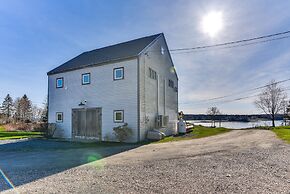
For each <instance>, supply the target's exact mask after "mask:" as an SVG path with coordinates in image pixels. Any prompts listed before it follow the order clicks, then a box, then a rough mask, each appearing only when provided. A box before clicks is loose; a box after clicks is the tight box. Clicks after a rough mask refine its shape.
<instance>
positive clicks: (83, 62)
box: [47, 34, 161, 75]
mask: <svg viewBox="0 0 290 194" xmlns="http://www.w3.org/2000/svg"><path fill="white" fill-rule="evenodd" d="M160 35H161V34H155V35H152V36H147V37H143V38H139V39H136V40H131V41H128V42H124V43H120V44H116V45H112V46H108V47H104V48H99V49H95V50H92V51H88V52H84V53H82V54H80V55H79V56H77V57H75V58H73V59H71V60H69V61H68V62H66V63H64V64H62V65H60V66H58V67H57V68H55V69H53V70H51V71H49V72H48V73H47V74H48V75H52V74H57V73H61V72H66V71H71V70H75V69H81V68H84V67H88V66H96V65H100V64H102V63H105V62H109V61H115V60H120V59H126V58H130V57H136V56H138V55H139V53H140V52H141V51H142V50H143V49H144V48H145V47H146V46H148V45H149V44H150V43H151V42H152V41H153V40H155V39H156V38H157V37H158V36H160Z"/></svg>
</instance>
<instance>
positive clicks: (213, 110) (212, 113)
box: [206, 107, 221, 127]
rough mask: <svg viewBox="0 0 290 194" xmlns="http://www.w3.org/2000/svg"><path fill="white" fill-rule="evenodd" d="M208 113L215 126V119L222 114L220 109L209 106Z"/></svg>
mask: <svg viewBox="0 0 290 194" xmlns="http://www.w3.org/2000/svg"><path fill="white" fill-rule="evenodd" d="M206 113H207V114H208V115H210V116H211V121H212V124H213V127H215V120H216V118H215V117H216V115H218V114H221V112H220V111H219V109H218V108H217V107H210V108H208V110H207V112H206Z"/></svg>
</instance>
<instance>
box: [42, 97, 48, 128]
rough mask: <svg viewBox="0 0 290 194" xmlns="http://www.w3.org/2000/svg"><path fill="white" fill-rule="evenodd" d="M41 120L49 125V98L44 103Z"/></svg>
mask: <svg viewBox="0 0 290 194" xmlns="http://www.w3.org/2000/svg"><path fill="white" fill-rule="evenodd" d="M41 120H42V122H45V123H47V121H48V103H47V98H46V99H45V101H44V102H43V109H42V114H41Z"/></svg>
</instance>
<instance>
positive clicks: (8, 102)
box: [1, 94, 13, 122]
mask: <svg viewBox="0 0 290 194" xmlns="http://www.w3.org/2000/svg"><path fill="white" fill-rule="evenodd" d="M1 108H2V113H3V114H4V115H5V116H6V122H8V121H9V119H10V117H11V115H12V111H13V99H12V98H11V97H10V95H9V94H7V96H6V97H5V99H4V101H3V103H2V107H1Z"/></svg>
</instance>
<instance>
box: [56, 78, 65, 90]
mask: <svg viewBox="0 0 290 194" xmlns="http://www.w3.org/2000/svg"><path fill="white" fill-rule="evenodd" d="M56 88H63V77H60V78H56Z"/></svg>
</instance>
